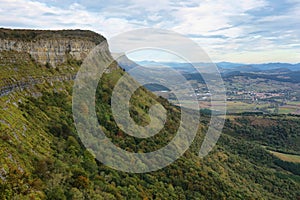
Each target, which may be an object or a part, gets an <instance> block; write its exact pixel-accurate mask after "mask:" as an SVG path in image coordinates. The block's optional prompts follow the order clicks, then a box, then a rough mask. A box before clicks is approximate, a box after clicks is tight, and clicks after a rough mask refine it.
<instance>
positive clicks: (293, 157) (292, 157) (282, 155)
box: [269, 151, 300, 163]
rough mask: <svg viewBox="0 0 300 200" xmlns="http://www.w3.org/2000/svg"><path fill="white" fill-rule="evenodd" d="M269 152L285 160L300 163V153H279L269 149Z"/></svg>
mask: <svg viewBox="0 0 300 200" xmlns="http://www.w3.org/2000/svg"><path fill="white" fill-rule="evenodd" d="M269 152H270V153H272V154H273V155H274V156H276V157H278V158H279V159H281V160H283V161H287V162H294V163H300V156H298V155H292V154H285V153H279V152H276V151H269Z"/></svg>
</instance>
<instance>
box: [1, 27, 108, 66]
mask: <svg viewBox="0 0 300 200" xmlns="http://www.w3.org/2000/svg"><path fill="white" fill-rule="evenodd" d="M103 41H105V38H104V37H103V36H101V35H99V34H97V33H94V32H92V31H83V30H63V31H38V30H12V29H0V51H3V50H5V51H17V52H26V53H29V54H30V55H31V57H32V58H33V59H34V60H35V61H36V62H38V63H40V64H43V65H46V64H47V63H49V64H50V65H51V66H53V67H55V66H56V65H58V64H61V63H64V62H65V61H66V60H67V59H68V58H69V57H70V56H71V57H72V58H73V59H76V60H83V59H84V58H85V57H86V56H87V54H88V53H89V52H90V51H91V50H92V49H93V48H94V47H95V46H96V45H98V44H100V43H101V42H103Z"/></svg>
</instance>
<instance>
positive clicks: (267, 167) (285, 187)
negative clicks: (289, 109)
mask: <svg viewBox="0 0 300 200" xmlns="http://www.w3.org/2000/svg"><path fill="white" fill-rule="evenodd" d="M13 54H14V53H13ZM68 65H69V64H68ZM75 65H76V64H74V66H73V67H74V69H75V70H76V66H75ZM13 66H14V68H16V69H17V70H14V71H12V70H11V68H8V67H11V66H9V65H2V66H1V68H0V70H3V71H1V73H0V74H1V76H2V77H1V80H3V78H10V77H12V76H14V77H16V79H22V78H24V77H25V79H26V76H29V75H30V74H31V73H32V75H35V76H43V75H44V74H46V75H47V76H56V75H59V74H67V73H71V74H72V73H73V71H68V70H69V68H64V66H61V67H60V71H53V70H52V69H47V68H45V67H42V66H37V65H35V63H34V62H32V61H30V60H28V63H26V64H25V63H23V62H20V63H17V64H14V65H13ZM21 71H24V73H23V74H22V72H21ZM8 72H9V73H12V74H9V75H7V74H8ZM122 73H123V72H122V71H121V70H116V71H113V73H112V74H107V75H106V79H104V80H105V81H104V82H102V83H101V84H100V86H99V91H98V95H99V101H98V102H97V110H98V117H99V119H102V118H105V119H107V122H106V123H105V124H102V125H103V127H105V128H106V130H107V134H108V136H110V137H112V140H113V141H114V142H116V143H118V144H119V145H120V146H121V147H123V146H124V147H127V148H129V150H134V151H139V150H142V151H148V150H149V149H145V148H146V146H145V145H144V143H142V141H139V140H135V139H133V138H131V137H126V136H125V134H124V133H122V132H121V131H120V130H118V128H117V127H116V125H115V123H114V122H113V121H112V117H111V111H110V109H109V96H110V93H111V89H112V86H113V85H114V83H115V82H116V81H117V80H118V77H120V76H121V75H122ZM71 94H72V81H66V82H53V83H50V82H45V83H43V84H39V85H36V86H34V87H31V88H30V89H27V90H23V91H15V92H13V93H11V94H9V95H8V96H4V97H1V98H0V102H1V104H0V105H1V109H0V120H1V121H0V147H1V148H0V163H1V167H0V176H1V177H0V187H1V188H0V197H1V199H5V198H6V199H45V198H48V199H82V198H86V199H125V198H127V199H295V198H296V197H297V196H299V195H300V194H299V191H300V181H299V176H296V175H293V174H292V173H290V172H289V171H288V170H284V169H283V168H282V167H280V166H278V165H276V163H275V158H274V157H273V156H272V155H271V154H269V153H268V152H267V151H266V150H265V149H264V148H262V147H260V145H259V144H256V143H255V142H253V141H250V140H248V139H247V138H243V137H237V136H236V135H233V134H231V131H230V130H231V128H232V127H231V125H230V124H227V127H228V128H227V129H226V130H225V132H228V133H229V135H227V134H224V135H223V136H222V138H221V140H220V142H219V144H218V145H217V147H216V148H215V150H214V151H213V152H212V153H211V154H210V155H209V156H208V157H205V158H204V159H199V158H198V156H197V150H198V147H199V143H200V141H201V139H199V138H200V137H201V134H200V133H201V132H203V131H199V135H198V139H197V140H196V141H195V143H194V144H193V146H192V148H191V150H189V151H188V152H186V153H185V155H184V156H183V157H182V158H180V159H179V160H177V161H176V162H175V163H173V164H172V165H170V166H168V167H166V168H164V169H162V170H159V171H157V172H152V173H146V174H128V173H122V172H118V171H115V170H112V169H109V168H107V167H105V166H103V165H102V164H100V163H97V162H96V161H95V160H94V159H93V157H92V155H91V154H90V153H89V152H88V151H86V150H85V149H84V147H83V146H82V145H81V144H80V141H79V140H78V138H77V135H76V131H75V128H74V126H73V121H72V113H71V103H72V102H71ZM32 95H33V96H34V97H32ZM146 96H148V97H146ZM100 97H101V98H100ZM154 98H155V96H153V95H150V94H149V93H148V92H147V91H145V90H139V91H138V92H137V93H136V97H134V98H133V100H132V104H133V109H132V111H131V112H135V113H138V115H139V116H141V117H140V118H136V119H135V120H136V121H137V122H138V123H146V122H147V120H148V118H147V115H146V110H145V106H144V105H151V103H150V102H151V101H152V100H151V99H154ZM156 100H157V101H160V102H161V103H163V104H164V106H165V107H167V108H168V109H169V110H172V112H171V111H170V112H171V113H172V114H173V119H172V120H170V124H169V127H168V129H169V130H166V131H165V132H164V134H163V136H160V137H157V138H156V141H155V140H154V141H150V142H154V143H153V144H156V145H155V147H156V148H158V147H160V146H162V145H163V144H164V142H167V141H168V138H170V137H172V134H171V133H170V130H172V129H176V122H177V121H178V119H179V118H178V116H179V115H178V111H177V110H176V108H174V107H173V106H171V105H169V104H168V103H167V102H165V101H164V100H163V99H156ZM139 102H142V103H140V104H138V103H139ZM176 113H177V114H176ZM142 116H144V117H142ZM100 121H102V120H100ZM202 123H203V124H202V127H201V129H203V130H205V126H206V125H205V124H206V123H207V122H206V119H205V118H204V119H203V122H202ZM238 123H241V122H239V121H238ZM246 128H247V126H246V125H245V126H242V127H240V130H244V129H246ZM274 134H275V135H276V134H277V133H276V132H275V133H274ZM237 138H239V139H237ZM154 139H155V138H154ZM162 141H163V142H162ZM150 150H151V149H150Z"/></svg>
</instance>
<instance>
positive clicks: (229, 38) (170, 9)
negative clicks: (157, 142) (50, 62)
mask: <svg viewBox="0 0 300 200" xmlns="http://www.w3.org/2000/svg"><path fill="white" fill-rule="evenodd" d="M299 19H300V0H242V1H237V0H185V1H183V0H182V1H181V0H159V1H153V0H111V1H109V0H98V1H97V0H63V1H61V0H0V27H6V28H27V29H88V30H92V31H95V32H97V33H100V34H102V35H104V36H105V37H106V38H108V39H109V38H111V37H113V36H115V35H118V34H121V33H123V32H125V31H129V30H134V29H138V28H160V29H167V30H171V31H175V32H177V33H180V34H182V35H184V36H186V37H188V38H190V39H192V40H193V41H195V42H196V43H197V44H198V45H199V46H200V47H201V48H202V49H204V50H205V51H206V52H207V54H208V55H209V56H210V58H211V59H212V61H214V62H220V61H228V62H238V63H267V62H289V63H299V62H300V28H299V27H300V20H299Z"/></svg>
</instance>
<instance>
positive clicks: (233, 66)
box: [121, 61, 300, 73]
mask: <svg viewBox="0 0 300 200" xmlns="http://www.w3.org/2000/svg"><path fill="white" fill-rule="evenodd" d="M136 63H137V64H139V65H141V66H152V67H153V66H161V65H164V66H169V67H172V68H174V69H177V70H179V71H182V72H186V73H194V72H196V69H195V67H197V66H209V65H211V64H210V63H193V64H191V63H178V62H156V61H138V62H136ZM121 65H122V64H121ZM216 65H217V67H218V69H219V70H220V72H221V73H228V72H233V71H241V72H260V71H261V72H264V71H269V70H275V71H276V70H279V71H281V72H284V71H287V70H291V71H299V70H300V63H297V64H290V63H264V64H243V63H231V62H218V63H216Z"/></svg>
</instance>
